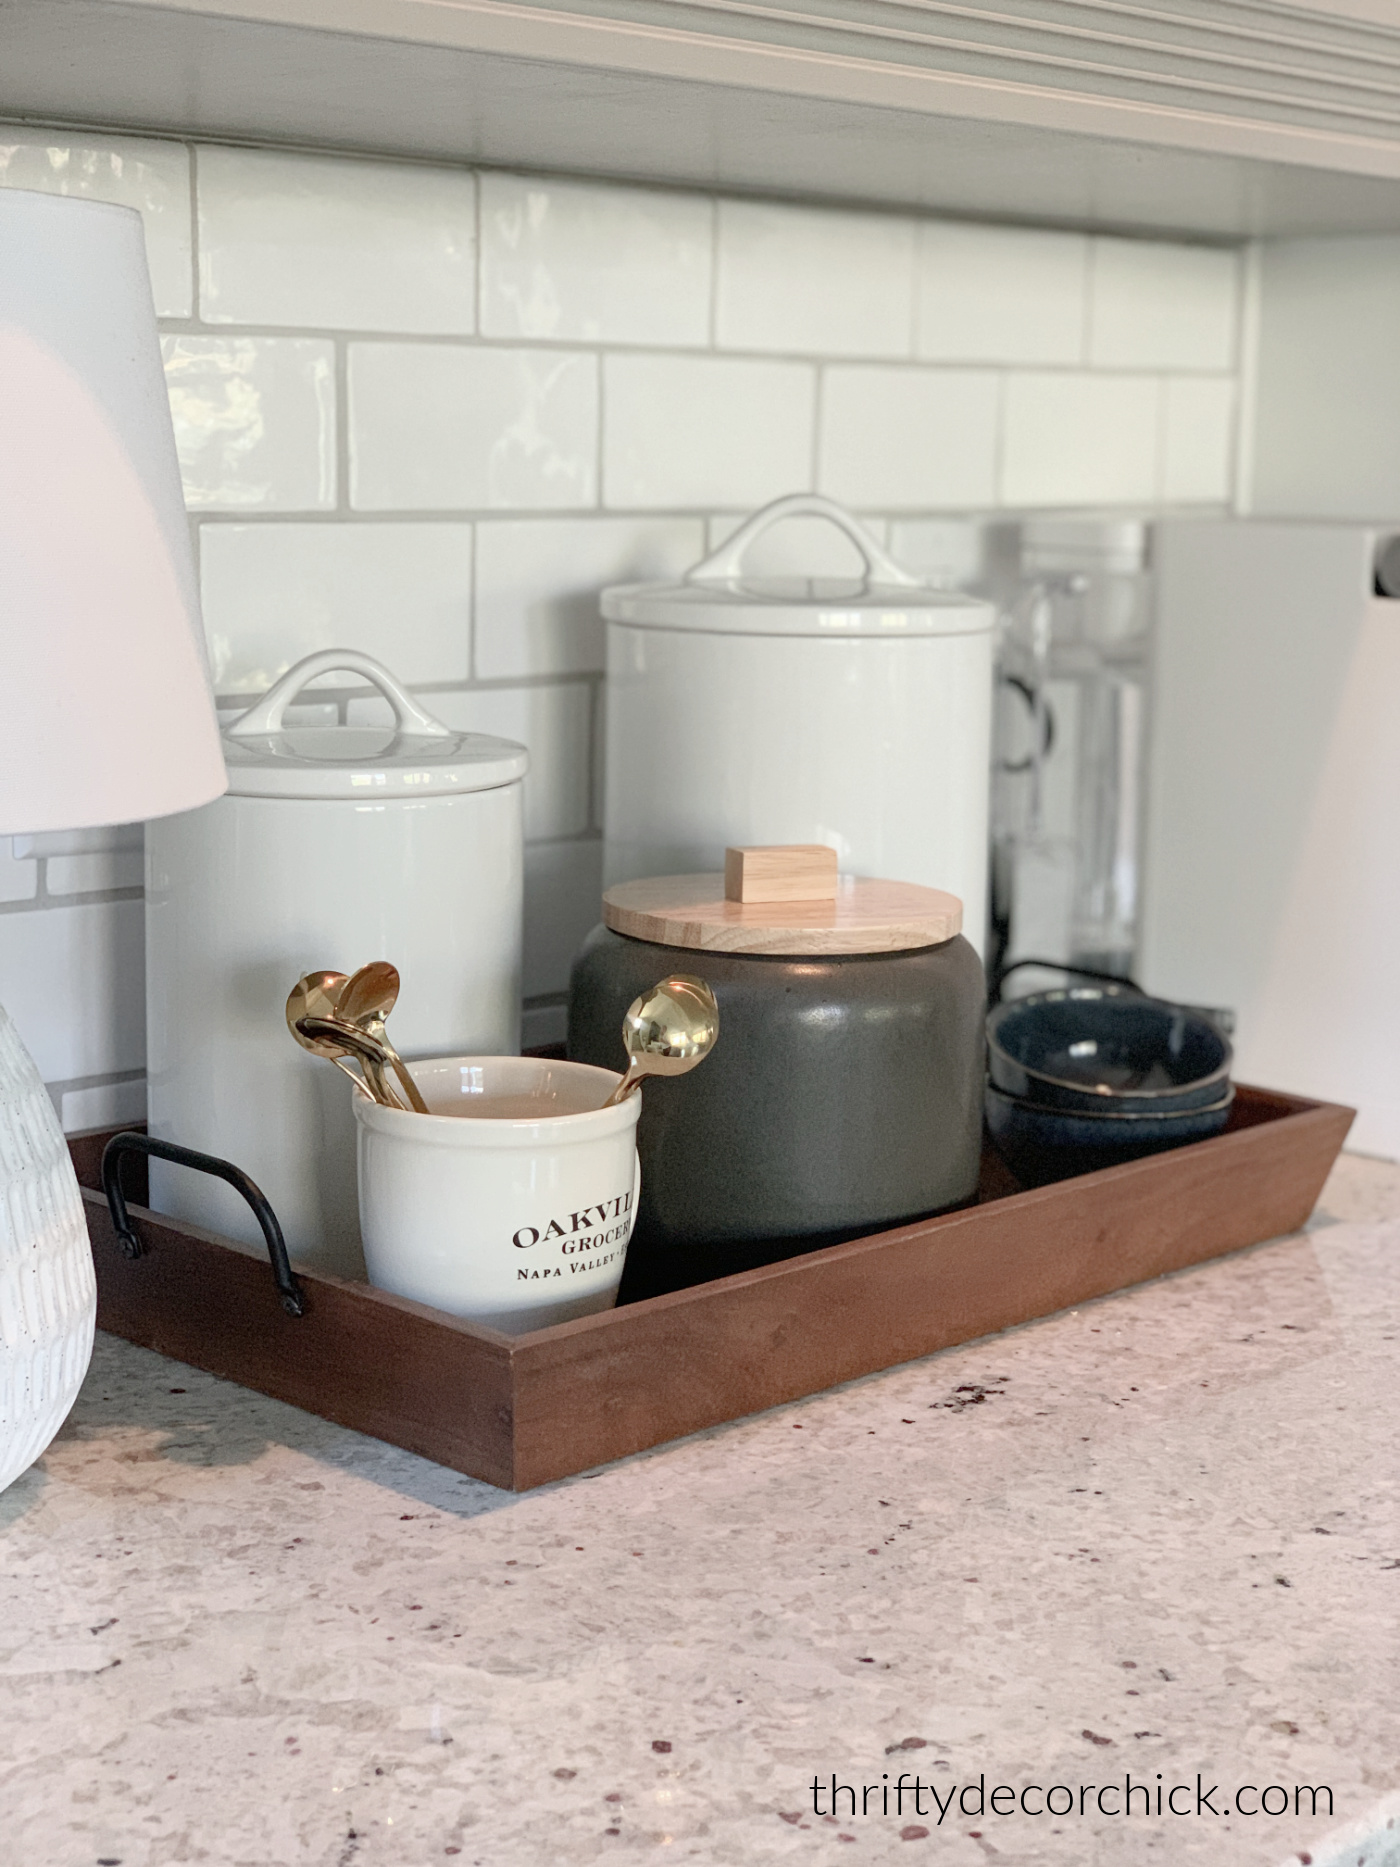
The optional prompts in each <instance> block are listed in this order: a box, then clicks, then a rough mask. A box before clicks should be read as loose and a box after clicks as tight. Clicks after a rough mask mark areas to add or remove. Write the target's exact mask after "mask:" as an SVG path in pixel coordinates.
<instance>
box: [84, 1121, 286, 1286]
mask: <svg viewBox="0 0 1400 1867" xmlns="http://www.w3.org/2000/svg"><path fill="white" fill-rule="evenodd" d="M127 1154H146V1155H151V1154H154V1155H155V1157H156V1158H157V1160H169V1161H173V1162H174V1164H175V1165H176V1166H177V1167H193V1168H194V1170H195V1172H196V1173H212V1174H213V1175H214V1176H215V1177H216V1178H217V1179H220V1180H227V1182H228V1184H229V1185H230V1186H231V1187H232V1188H233V1190H234V1191H235V1192H236V1193H241V1194H242V1195H243V1197H244V1199H246V1200H247V1202H248V1204H249V1205H250V1206H251V1207H252V1209H253V1217H254V1218H255V1219H256V1220H257V1222H258V1224H259V1225H260V1226H261V1227H262V1235H263V1237H264V1238H265V1239H266V1240H267V1255H268V1259H269V1261H270V1262H271V1265H272V1275H273V1277H274V1278H275V1279H276V1282H277V1289H278V1291H279V1293H280V1294H281V1298H282V1307H283V1309H284V1310H286V1312H287V1314H288V1315H289V1316H304V1315H305V1314H306V1298H305V1297H304V1296H303V1295H302V1293H301V1285H300V1284H299V1283H298V1282H297V1280H296V1277H295V1275H294V1274H293V1271H292V1266H291V1260H290V1259H289V1258H288V1256H287V1241H286V1239H285V1238H283V1236H282V1227H281V1226H280V1225H279V1224H278V1223H277V1214H276V1213H275V1212H274V1211H273V1210H272V1207H271V1206H270V1205H269V1204H268V1203H267V1198H266V1196H265V1194H264V1193H263V1191H262V1189H261V1188H260V1187H258V1186H255V1185H254V1183H253V1182H252V1181H251V1180H250V1179H249V1178H248V1176H247V1174H246V1173H244V1171H243V1169H242V1168H241V1167H235V1166H234V1164H233V1162H232V1161H231V1160H220V1159H219V1157H218V1155H217V1154H198V1153H196V1152H195V1150H194V1149H193V1148H192V1147H177V1146H176V1145H175V1143H174V1142H173V1141H157V1140H156V1139H155V1137H154V1136H153V1135H149V1134H140V1133H138V1132H137V1131H136V1130H134V1129H132V1130H127V1131H125V1132H123V1133H122V1134H114V1135H113V1136H112V1138H111V1140H110V1141H109V1142H108V1143H107V1145H106V1147H105V1148H103V1150H102V1191H103V1192H104V1193H105V1194H106V1195H107V1209H108V1211H109V1212H110V1213H111V1215H112V1227H113V1229H114V1230H115V1232H116V1234H117V1242H118V1243H119V1244H120V1246H121V1248H122V1253H123V1255H124V1256H126V1257H128V1258H139V1257H141V1256H143V1255H144V1251H145V1247H144V1246H143V1245H142V1243H141V1240H140V1239H139V1238H138V1237H137V1236H136V1234H135V1232H134V1231H133V1230H132V1229H131V1219H130V1216H129V1214H128V1213H127V1209H126V1195H125V1194H124V1193H123V1192H122V1160H123V1158H124V1157H125V1156H126V1155H127Z"/></svg>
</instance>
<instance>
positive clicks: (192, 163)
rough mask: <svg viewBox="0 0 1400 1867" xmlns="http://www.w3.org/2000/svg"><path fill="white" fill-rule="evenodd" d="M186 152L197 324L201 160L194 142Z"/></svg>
mask: <svg viewBox="0 0 1400 1867" xmlns="http://www.w3.org/2000/svg"><path fill="white" fill-rule="evenodd" d="M185 154H186V157H187V159H188V162H189V177H190V321H191V323H193V324H196V325H197V324H198V323H199V321H200V319H201V317H202V315H203V310H204V305H203V292H202V290H201V281H200V277H199V251H200V248H199V162H198V159H197V157H196V154H195V145H194V144H193V143H186V145H185Z"/></svg>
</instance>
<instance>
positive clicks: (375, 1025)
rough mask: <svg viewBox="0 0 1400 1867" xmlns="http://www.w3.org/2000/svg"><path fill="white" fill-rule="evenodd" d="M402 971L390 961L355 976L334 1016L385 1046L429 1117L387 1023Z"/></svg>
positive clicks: (411, 1094)
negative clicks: (394, 1044)
mask: <svg viewBox="0 0 1400 1867" xmlns="http://www.w3.org/2000/svg"><path fill="white" fill-rule="evenodd" d="M398 998H399V971H398V967H397V966H391V965H390V963H389V961H388V960H387V959H376V960H371V961H370V963H369V965H368V966H361V968H360V970H359V971H358V972H356V973H352V974H351V975H350V977H349V978H348V979H347V980H346V981H345V983H344V985H342V986H341V988H340V992H339V994H338V995H337V998H336V1001H335V1009H334V1011H333V1012H332V1013H331V1016H332V1017H334V1018H337V1019H338V1020H339V1021H340V1022H341V1023H342V1024H354V1025H358V1026H359V1028H360V1030H362V1031H363V1032H364V1033H365V1034H366V1036H368V1037H372V1038H373V1039H374V1041H375V1042H376V1043H377V1044H378V1045H379V1046H380V1047H381V1049H382V1050H383V1052H384V1054H385V1056H386V1057H387V1058H388V1059H389V1063H390V1065H391V1066H392V1068H393V1071H394V1074H395V1076H397V1077H398V1079H399V1081H400V1082H401V1083H402V1084H403V1089H404V1094H405V1095H406V1096H407V1097H408V1099H409V1102H410V1104H411V1105H412V1107H413V1108H414V1109H415V1110H416V1111H417V1113H418V1114H420V1115H426V1114H427V1113H428V1112H429V1111H428V1105H427V1103H426V1102H425V1101H424V1100H423V1098H422V1096H421V1095H420V1093H419V1090H418V1085H417V1083H415V1082H414V1080H413V1077H412V1075H411V1073H410V1071H409V1067H408V1065H407V1064H406V1063H405V1062H404V1060H403V1058H402V1057H401V1056H400V1055H399V1053H398V1051H397V1050H395V1048H394V1046H393V1045H392V1044H391V1043H390V1042H389V1034H388V1032H387V1031H386V1030H385V1028H384V1020H385V1019H386V1018H387V1017H388V1015H389V1013H390V1012H391V1011H392V1010H393V1009H394V1006H395V1005H396V1004H397V1003H398Z"/></svg>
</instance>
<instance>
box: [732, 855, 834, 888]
mask: <svg viewBox="0 0 1400 1867" xmlns="http://www.w3.org/2000/svg"><path fill="white" fill-rule="evenodd" d="M836 879H837V877H836V851H835V850H834V849H829V848H828V847H827V845H826V844H825V843H762V844H758V845H756V846H755V847H753V848H749V849H726V850H725V852H724V898H725V900H726V901H834V900H835V899H836Z"/></svg>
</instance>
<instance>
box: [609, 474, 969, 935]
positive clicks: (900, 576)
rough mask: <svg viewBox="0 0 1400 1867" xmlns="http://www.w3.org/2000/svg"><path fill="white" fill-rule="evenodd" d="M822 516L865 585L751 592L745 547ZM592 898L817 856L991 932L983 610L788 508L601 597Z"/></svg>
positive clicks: (845, 516)
mask: <svg viewBox="0 0 1400 1867" xmlns="http://www.w3.org/2000/svg"><path fill="white" fill-rule="evenodd" d="M811 514H816V515H820V516H822V517H825V518H827V519H829V520H831V522H832V523H833V524H834V525H838V526H839V527H840V528H841V529H842V530H843V531H844V532H846V534H847V535H848V536H849V537H850V538H851V540H852V542H853V543H854V544H855V545H856V547H857V549H858V550H859V551H860V553H861V555H862V557H863V558H864V560H865V565H866V570H865V575H864V576H863V577H853V578H848V579H840V578H832V577H822V578H815V577H813V578H797V577H747V576H745V574H744V557H745V553H746V552H747V550H748V548H749V546H750V545H752V544H753V543H754V541H755V540H756V539H757V538H758V537H759V536H760V535H761V534H762V533H763V532H765V531H767V530H768V529H769V527H770V526H773V525H775V524H777V523H778V521H779V520H781V519H785V518H788V517H793V516H799V515H811ZM602 606H603V614H604V616H605V617H606V618H607V620H608V625H609V627H608V686H607V752H606V769H605V779H604V807H603V824H604V855H603V865H604V880H605V884H606V885H607V886H611V885H612V884H613V883H615V882H622V881H632V880H635V879H637V878H639V877H644V876H649V875H677V874H688V873H696V872H699V871H703V870H711V869H722V868H723V866H724V851H725V848H726V846H728V845H730V844H763V843H826V844H828V845H830V847H832V848H833V849H835V850H836V852H837V856H838V859H839V862H840V866H841V869H842V871H843V872H845V873H848V874H853V875H866V876H883V877H886V878H889V879H891V880H895V881H903V882H918V883H921V884H923V885H924V886H926V887H933V888H941V889H945V890H947V891H948V892H949V893H951V894H955V895H957V896H958V897H959V898H960V899H961V900H962V902H963V904H964V911H965V919H964V923H963V925H964V931H965V933H966V935H967V938H968V939H969V940H970V941H971V942H972V943H973V945H974V946H975V947H976V948H977V949H978V951H979V952H980V951H981V949H982V945H983V932H984V928H985V925H986V911H987V909H986V903H987V813H988V797H989V789H990V782H989V780H990V756H991V748H990V741H991V706H992V648H993V622H994V612H993V609H992V607H991V605H990V604H988V603H985V602H982V601H980V600H979V599H977V598H974V597H969V596H963V595H959V594H957V593H953V592H949V591H946V590H934V589H931V588H930V587H929V586H928V585H926V584H924V583H922V582H920V580H919V579H918V578H917V577H915V576H913V575H912V574H911V573H910V572H908V571H906V570H904V569H902V568H901V567H900V566H899V565H898V564H896V563H895V562H894V561H893V559H891V558H890V557H889V556H888V554H887V553H886V552H885V551H884V550H882V548H881V547H880V545H879V544H878V543H877V542H876V540H875V539H874V538H872V537H871V536H870V534H869V532H867V531H866V530H865V528H864V527H863V526H862V525H860V524H859V523H858V522H857V521H856V520H855V519H853V518H852V517H851V515H850V514H849V513H847V512H846V511H844V510H843V508H842V507H840V506H837V505H834V504H833V503H832V502H831V501H830V500H828V499H822V498H820V497H818V496H816V495H805V494H804V495H797V496H795V497H793V498H789V499H780V500H777V501H776V502H775V503H774V504H773V505H771V506H767V507H765V508H764V510H763V511H761V512H759V513H756V514H755V515H754V517H753V518H751V519H750V520H749V521H748V523H747V524H746V525H744V526H742V527H741V528H740V530H739V531H738V532H736V533H735V535H734V537H733V538H731V539H730V540H729V542H728V543H727V544H725V545H724V546H723V547H722V548H721V549H720V550H719V551H716V552H715V553H714V554H713V555H712V556H710V557H708V558H706V559H705V560H704V561H703V562H702V563H700V564H697V565H696V566H695V567H694V569H693V570H690V571H688V572H687V573H686V574H685V576H684V577H683V578H682V579H681V581H680V582H679V583H674V584H628V585H621V586H615V587H614V588H612V589H609V590H605V591H604V593H603V603H602Z"/></svg>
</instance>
